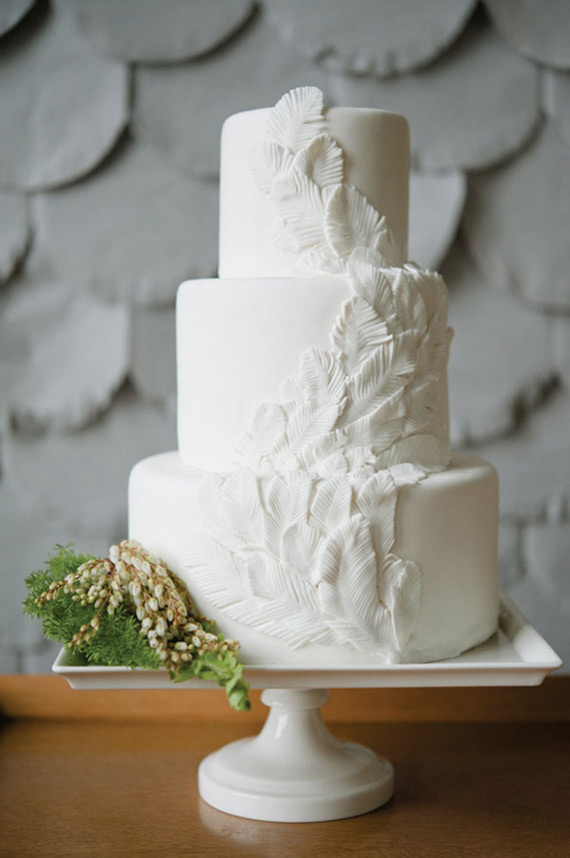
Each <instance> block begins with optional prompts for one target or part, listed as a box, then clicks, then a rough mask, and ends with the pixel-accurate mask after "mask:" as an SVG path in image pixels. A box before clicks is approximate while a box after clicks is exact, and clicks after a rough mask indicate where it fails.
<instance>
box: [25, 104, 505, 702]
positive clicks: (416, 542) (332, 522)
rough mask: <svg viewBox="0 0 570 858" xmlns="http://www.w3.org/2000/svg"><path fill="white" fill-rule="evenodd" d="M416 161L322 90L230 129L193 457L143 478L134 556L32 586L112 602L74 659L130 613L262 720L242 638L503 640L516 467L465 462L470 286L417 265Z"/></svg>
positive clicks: (122, 551)
mask: <svg viewBox="0 0 570 858" xmlns="http://www.w3.org/2000/svg"><path fill="white" fill-rule="evenodd" d="M409 170H410V154H409V135H408V126H407V123H406V120H405V119H404V118H403V117H401V116H398V115H396V114H393V113H389V112H387V111H381V110H362V109H353V108H326V107H325V105H324V102H323V95H322V93H321V92H320V90H318V89H315V88H313V87H304V88H300V89H297V90H293V91H291V92H290V93H287V94H286V95H285V96H283V98H282V99H281V100H280V101H279V102H278V103H277V105H276V106H275V107H274V108H272V109H263V110H253V111H248V112H245V113H239V114H236V115H235V116H232V117H230V118H229V119H228V120H227V121H226V123H225V125H224V129H223V133H222V158H221V175H220V259H219V272H220V279H210V280H196V281H189V282H186V283H183V284H182V286H181V287H180V289H179V292H178V298H177V366H178V439H179V451H177V452H171V453H165V454H160V455H157V456H153V457H151V458H149V459H145V460H143V461H142V462H139V463H138V464H137V465H136V466H135V468H134V469H133V471H132V473H131V478H130V483H129V535H130V540H131V541H129V542H127V541H126V542H124V543H121V545H120V546H118V547H115V548H113V549H112V551H111V553H110V556H109V558H106V559H105V560H102V561H85V560H82V561H81V562H79V561H77V562H76V564H75V567H74V569H72V570H71V571H69V570H68V571H67V573H66V575H67V577H66V576H64V575H60V576H59V578H58V577H57V576H55V577H53V578H52V580H49V581H48V579H47V578H46V579H45V580H44V579H42V580H40V579H34V580H33V581H32V582H31V583H32V584H33V587H32V591H33V592H32V595H31V597H30V599H32V600H33V603H34V604H35V605H36V606H39V605H41V607H42V608H44V609H45V606H46V605H49V604H55V603H56V601H57V596H58V595H60V594H61V595H63V594H67V595H68V596H69V598H71V599H75V600H76V601H75V602H74V603H73V604H77V603H79V604H80V605H81V606H83V608H85V606H86V604H85V600H87V601H89V600H90V599H91V602H89V604H92V605H94V606H95V608H96V610H97V612H98V613H97V615H96V617H92V618H91V620H90V621H89V624H88V623H86V622H84V623H82V625H81V628H77V629H75V630H73V633H72V636H71V640H70V641H68V643H71V644H72V646H76V647H84V650H85V645H86V644H89V642H90V639H91V638H93V641H94V640H96V637H95V636H94V632H95V631H97V632H98V633H99V634H101V632H100V631H99V626H98V625H97V624H99V625H101V623H102V618H103V616H104V615H105V616H108V617H112V616H113V613H114V612H115V611H117V610H119V609H121V610H123V609H124V605H125V602H128V603H129V604H130V606H131V611H130V616H131V618H133V617H134V620H133V622H135V621H136V622H137V623H139V625H140V627H137V629H136V632H137V635H138V636H139V637H142V638H144V641H145V645H146V646H147V650H148V652H150V653H151V656H152V659H154V660H155V661H154V662H153V664H156V663H159V662H160V663H163V664H166V665H167V666H168V668H169V670H170V671H171V673H172V675H173V676H175V677H177V678H180V677H182V678H186V677H187V676H189V675H205V674H206V673H207V671H208V670H210V671H213V670H214V667H215V664H218V665H219V664H224V665H225V668H226V674H225V678H224V679H221V677H220V670H219V669H218V674H217V676H216V678H217V679H218V681H220V682H221V684H226V685H227V688H228V691H229V693H230V696H231V694H233V695H234V703H236V705H238V706H242V707H243V706H245V705H246V703H245V701H246V700H247V688H246V686H245V684H244V683H243V679H242V678H241V666H240V665H239V663H238V661H237V647H238V644H237V643H236V641H237V640H239V641H240V645H241V654H242V659H243V661H244V663H245V664H251V665H264V664H265V665H289V666H303V665H304V666H308V665H312V666H320V665H329V666H330V665H332V666H334V665H337V664H338V665H364V664H366V665H374V664H383V663H396V662H414V661H416V662H425V661H433V660H438V659H444V658H450V657H453V656H456V655H458V654H459V653H461V652H463V651H464V650H467V649H469V648H471V647H473V646H475V645H477V644H479V643H481V642H482V641H484V640H485V639H486V638H488V637H489V636H490V635H492V634H493V632H494V631H495V630H496V628H497V622H498V608H499V594H498V578H497V527H498V482H497V475H496V472H495V470H494V469H493V467H492V466H491V465H490V464H489V463H487V462H485V461H483V460H482V459H480V458H478V457H476V456H472V455H466V454H462V455H452V454H451V453H450V448H449V421H448V400H447V372H446V368H447V360H448V353H449V345H450V341H451V338H452V331H451V329H450V328H449V327H448V325H447V292H446V287H445V284H444V282H443V280H442V278H441V277H440V276H439V275H438V274H436V273H434V272H431V271H425V270H422V269H421V268H419V267H418V266H416V265H415V264H413V263H410V262H407V230H408V181H409ZM138 543H142V544H144V545H145V546H146V547H147V548H148V549H149V551H150V552H151V554H150V555H149V554H147V553H146V552H145V551H144V550H143V549H141V548H140V546H139V547H137V546H138ZM157 557H160V558H162V559H161V560H160V561H158V560H156V559H155V558H157ZM125 558H126V559H125ZM56 565H57V564H56ZM127 567H128V568H129V569H130V570H131V571H130V573H128V572H127ZM133 570H134V572H133ZM37 574H40V573H37ZM97 575H99V576H100V578H101V582H99V580H98V579H97ZM133 576H134V577H133ZM165 576H167V578H168V581H169V582H170V583H168V584H167V585H166V584H165V581H166V578H165ZM42 583H43V584H45V585H46V586H45V588H44V589H43V591H42V592H41V593H40V592H38V588H39V587H40V585H41V584H42ZM34 588H35V589H34ZM74 588H76V589H74ZM77 588H78V589H77ZM186 588H187V591H188V592H189V593H190V594H191V601H190V597H189V596H188V593H187V592H186ZM121 599H122V600H123V601H122V602H121ZM42 600H43V601H42ZM169 600H170V601H169ZM193 604H196V605H197V606H198V609H199V611H200V614H199V615H198V614H196V613H195V611H194V608H193ZM121 605H122V606H123V607H121ZM156 608H160V611H162V614H163V616H162V617H158V616H156V610H155V609H156ZM28 609H29V610H30V609H31V602H29V603H28ZM36 612H37V609H36ZM201 612H204V613H205V614H207V615H208V617H211V618H212V619H211V620H209V621H205V620H204V619H203V618H202V616H201ZM94 623H95V625H94ZM214 623H215V625H216V627H217V628H218V629H219V630H220V632H221V634H220V635H215V634H214V633H213V632H212V631H211V629H212V628H213V624H214ZM151 632H152V634H151ZM111 637H113V635H111ZM100 640H102V638H100ZM145 652H146V651H145ZM83 654H84V655H86V654H87V656H88V657H89V654H88V653H86V652H85V651H84V653H83ZM146 655H148V653H146ZM145 657H146V656H145ZM157 659H158V661H156V660H157ZM134 661H136V659H134ZM134 661H133V659H131V661H130V662H129V661H127V662H125V663H134ZM200 664H204V667H203V669H202V668H201V667H200ZM143 666H153V665H150V664H145V665H143ZM222 673H223V671H222Z"/></svg>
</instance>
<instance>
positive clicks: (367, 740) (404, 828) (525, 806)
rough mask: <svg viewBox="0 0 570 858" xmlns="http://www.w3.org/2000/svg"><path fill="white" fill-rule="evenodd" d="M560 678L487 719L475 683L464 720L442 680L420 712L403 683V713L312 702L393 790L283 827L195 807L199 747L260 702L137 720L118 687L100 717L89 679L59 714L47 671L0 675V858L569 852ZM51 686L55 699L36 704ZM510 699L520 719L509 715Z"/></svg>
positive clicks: (227, 731)
mask: <svg viewBox="0 0 570 858" xmlns="http://www.w3.org/2000/svg"><path fill="white" fill-rule="evenodd" d="M14 679H17V680H19V683H16V685H18V684H19V691H18V690H16V691H15V686H14V682H13V680H14ZM23 679H25V680H27V681H26V682H23V683H22V680H23ZM569 679H570V678H568V677H563V678H560V679H551V680H547V682H546V683H545V684H544V685H543V686H541V687H540V688H538V689H500V690H499V689H497V690H496V700H495V703H496V710H495V711H496V717H495V718H494V719H491V718H490V717H489V712H490V708H489V699H490V698H489V690H488V689H480V690H479V691H480V692H481V697H482V702H481V706H480V709H478V708H477V705H476V698H474V699H471V712H472V719H471V720H466V718H465V717H464V715H465V711H464V708H465V699H464V700H463V702H462V701H461V694H459V693H458V692H462V691H463V692H472V691H473V689H453V692H454V693H453V694H451V695H447V699H448V700H449V701H450V702H449V706H448V707H447V710H446V707H445V703H444V701H445V699H446V695H443V696H441V695H434V694H433V691H432V692H431V693H426V692H425V691H424V692H423V696H422V700H423V704H422V707H423V712H424V717H423V718H422V717H421V711H420V709H421V707H420V708H418V707H419V702H418V700H419V698H418V699H417V700H416V707H415V708H414V706H413V705H410V702H409V701H410V696H409V695H408V709H406V707H405V703H406V700H405V698H406V695H404V697H403V698H402V697H400V698H399V699H400V702H401V704H402V705H403V706H404V708H403V709H402V712H401V715H402V719H401V720H398V719H397V718H396V717H395V716H396V712H395V709H394V711H392V710H389V711H388V717H387V718H384V719H382V717H379V707H376V709H375V708H374V706H372V711H371V712H370V711H368V712H367V709H366V707H367V704H368V705H370V702H371V700H373V698H374V694H373V693H372V692H370V691H367V692H366V694H364V695H363V694H362V693H361V692H358V691H356V692H355V691H352V692H347V693H345V692H341V693H339V694H337V695H336V696H335V697H333V700H332V702H331V704H329V707H331V713H332V716H333V717H332V718H331V717H328V714H327V708H328V707H325V709H324V710H323V714H324V716H325V718H326V719H327V722H328V723H329V726H330V727H331V729H332V731H333V732H334V734H335V735H336V736H337V737H338V738H341V739H348V740H351V741H357V742H361V743H363V744H365V745H368V746H369V747H371V748H373V749H374V750H375V751H376V752H377V753H378V754H380V755H383V756H386V757H388V759H390V760H391V761H392V763H393V764H394V767H395V770H396V794H395V797H394V798H393V799H392V801H391V802H390V803H389V804H387V805H386V806H384V807H383V808H380V809H379V810H377V811H374V812H373V813H369V814H365V815H364V816H360V817H355V818H353V819H347V820H339V821H336V822H324V823H309V824H307V823H304V824H284V823H268V822H256V821H252V820H246V819H241V818H239V817H232V816H229V815H227V814H224V813H221V812H220V811H217V810H214V809H213V808H211V807H209V806H208V805H206V804H205V803H204V802H202V801H201V799H200V798H199V796H198V792H197V777H196V775H197V768H198V765H199V763H200V761H201V759H202V758H203V757H204V756H205V755H206V754H207V753H210V752H211V751H214V750H216V749H217V748H219V747H220V746H221V745H223V744H224V743H226V742H229V741H232V740H234V739H238V738H241V737H243V736H247V735H251V734H253V733H256V732H257V731H258V730H259V726H260V723H261V722H262V719H263V717H264V714H265V711H266V710H265V708H264V707H263V706H261V705H259V704H257V705H256V706H255V707H254V710H253V712H252V713H249V714H247V713H240V714H237V715H236V714H233V713H230V716H229V717H225V716H220V712H222V711H223V710H222V708H221V707H222V704H224V703H225V701H224V700H223V696H220V695H217V694H216V693H215V692H213V693H212V694H211V695H210V692H199V691H195V692H188V696H189V697H190V698H193V699H192V702H191V703H190V702H188V703H187V704H186V705H187V706H188V707H189V708H190V709H191V710H192V713H191V715H189V716H188V717H187V718H186V720H181V719H171V718H169V717H168V712H167V713H166V715H164V713H163V715H162V717H161V716H160V713H159V712H158V711H157V712H155V715H154V716H153V717H151V716H150V715H149V711H151V710H153V706H154V708H155V709H156V704H149V711H147V712H146V714H144V713H143V717H140V712H139V715H138V716H137V713H136V711H135V714H134V716H133V712H132V711H129V708H128V706H127V711H126V712H125V710H124V706H125V705H126V703H127V702H128V697H127V698H124V699H123V705H120V703H119V702H117V701H120V697H119V698H117V697H115V713H114V717H113V713H112V712H111V713H109V712H107V714H105V713H104V712H103V714H102V711H103V710H104V705H103V704H104V701H105V699H107V700H108V697H105V695H106V694H107V693H106V692H97V693H98V694H100V695H101V697H100V700H99V703H97V700H96V698H95V697H93V696H92V704H93V705H94V707H95V718H89V717H88V712H85V711H83V712H82V713H81V714H80V715H78V714H77V713H75V714H74V713H73V712H71V717H67V718H66V717H65V711H60V712H59V715H58V714H56V715H54V707H55V709H56V710H57V706H56V705H55V703H57V698H58V695H63V697H65V696H66V695H67V689H66V687H64V686H62V685H60V683H61V680H60V679H59V678H57V677H10V678H4V677H2V678H0V705H1V706H2V710H3V711H4V713H5V714H8V715H11V716H12V717H7V718H6V719H5V720H4V722H3V724H2V730H1V732H0V815H1V820H0V855H1V856H2V858H32V856H33V858H36V856H44V858H52V856H53V858H97V857H98V856H101V858H115V857H116V858H118V856H121V858H124V857H125V856H137V858H146V856H165V858H166V857H167V858H171V856H172V858H174V856H176V858H185V856H193V858H198V856H200V858H201V856H204V858H209V856H212V858H213V856H226V855H227V856H236V857H237V856H252V858H253V856H260V858H261V856H263V858H273V856H282V855H287V854H291V855H294V856H295V858H309V856H329V855H334V856H343V858H352V856H359V858H368V856H384V855H386V856H390V858H409V856H412V855H413V856H414V858H416V856H420V858H421V856H425V858H431V856H438V858H447V856H449V858H463V856H465V858H479V856H481V858H495V856H501V858H506V856H508V858H511V856H512V858H515V856H516V858H566V856H568V855H570V798H569V797H570V765H569V762H570V753H569V751H570V682H569V681H568V680H569ZM3 680H4V682H3ZM46 680H49V682H48V683H46ZM50 685H51V688H52V692H53V695H52V696H53V699H52V705H51V710H50V707H48V712H51V714H47V715H46V706H45V698H46V695H47V688H48V687H49V686H50ZM24 686H25V687H26V688H24ZM34 686H35V687H36V688H37V689H38V694H37V700H38V703H37V708H36V710H34V707H33V704H32V701H33V697H34V695H33V690H34ZM408 691H413V689H410V690H408ZM521 692H524V693H521ZM74 694H75V696H76V699H77V700H78V702H79V703H80V704H81V706H83V707H85V706H86V703H87V698H86V697H83V698H82V697H81V695H88V694H90V692H75V693H74ZM115 694H116V692H115ZM147 694H150V695H153V694H156V692H147ZM159 694H160V693H159ZM383 694H386V691H384V692H383ZM204 695H206V696H204ZM208 695H210V697H208ZM47 696H49V695H47ZM177 696H178V695H170V697H171V698H172V697H174V698H176V697H177ZM183 696H186V695H183ZM492 696H493V695H492V694H491V698H492ZM380 697H382V695H380ZM411 697H412V698H413V695H411ZM464 697H465V695H464ZM541 697H542V700H543V706H542V708H541V707H540V705H539V704H540V698H541ZM42 699H44V703H42V702H41V701H42ZM54 699H55V703H54ZM71 699H73V698H71ZM467 699H469V695H467ZM509 699H510V700H511V702H510V703H509ZM25 700H27V703H26V704H25V705H24V702H23V701H25ZM159 700H160V696H159V698H157V702H159ZM335 700H336V702H335ZM525 700H527V701H532V702H531V703H528V705H525ZM513 701H514V702H513ZM501 703H502V708H501ZM514 703H517V704H518V709H517V712H518V713H519V717H518V718H516V719H513V720H507V719H505V718H504V715H505V713H506V714H507V715H508V713H509V711H514V709H515V705H514ZM137 705H138V706H139V707H140V705H141V704H140V698H139V703H138V704H137ZM18 707H20V710H22V709H23V708H24V709H25V708H26V707H27V714H26V715H25V716H23V715H22V714H21V713H20V716H18V717H14V710H15V709H17V708H18ZM335 707H336V709H335ZM430 707H431V708H430ZM462 707H463V708H462ZM143 708H144V707H143ZM135 709H136V707H135ZM153 711H154V710H153ZM521 711H522V712H523V714H524V712H527V716H528V717H526V718H525V717H523V716H521V715H520V712H521ZM457 712H459V718H454V715H456V714H457ZM462 713H463V715H462ZM533 713H534V714H533ZM371 715H373V716H375V717H371ZM478 715H479V716H481V717H480V718H479V720H478V717H477V716H478Z"/></svg>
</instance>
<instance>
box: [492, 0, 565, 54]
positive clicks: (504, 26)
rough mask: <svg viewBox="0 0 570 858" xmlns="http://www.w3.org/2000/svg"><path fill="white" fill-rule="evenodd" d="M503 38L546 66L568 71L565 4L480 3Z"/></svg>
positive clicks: (560, 0) (528, 0) (549, 0)
mask: <svg viewBox="0 0 570 858" xmlns="http://www.w3.org/2000/svg"><path fill="white" fill-rule="evenodd" d="M483 2H484V3H485V6H486V7H487V9H488V10H489V13H490V15H491V18H492V19H493V22H494V24H495V26H496V27H497V29H498V30H499V32H500V33H501V34H502V36H503V37H504V38H505V39H506V40H507V41H508V42H510V43H511V45H513V46H514V47H515V48H517V49H518V50H519V51H522V53H523V54H526V55H527V56H529V57H532V59H533V60H538V62H539V63H544V64H545V65H550V66H556V67H559V68H570V3H568V0H483Z"/></svg>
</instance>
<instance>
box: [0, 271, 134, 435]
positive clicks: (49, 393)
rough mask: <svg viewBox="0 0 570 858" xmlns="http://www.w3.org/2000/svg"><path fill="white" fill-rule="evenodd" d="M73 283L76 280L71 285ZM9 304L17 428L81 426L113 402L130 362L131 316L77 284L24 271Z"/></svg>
mask: <svg viewBox="0 0 570 858" xmlns="http://www.w3.org/2000/svg"><path fill="white" fill-rule="evenodd" d="M73 285H74V286H75V284H73ZM18 287H19V288H18V289H17V290H14V292H13V294H12V296H11V300H10V301H8V303H7V305H6V306H5V308H4V313H3V318H2V325H1V331H2V337H3V338H4V337H7V338H8V339H9V340H10V345H11V348H10V353H11V364H12V370H13V379H12V381H13V384H12V385H11V390H8V391H6V390H5V391H4V395H5V398H6V399H7V401H8V403H9V406H8V408H9V413H10V416H11V419H12V424H13V426H14V428H15V429H16V431H22V432H24V433H29V432H37V431H38V430H41V431H43V430H49V431H64V432H68V431H75V430H78V429H81V428H83V427H84V426H86V425H87V424H88V423H90V422H91V421H92V420H93V419H94V418H95V417H97V416H98V415H99V414H101V412H103V411H104V410H105V409H106V408H107V407H108V406H109V404H110V402H111V399H112V397H113V395H114V393H115V391H116V390H117V389H118V388H119V387H120V385H121V384H122V382H123V381H124V379H125V378H126V375H127V371H128V365H129V343H130V331H129V314H128V310H127V308H126V307H125V306H124V305H121V304H107V303H104V302H102V301H100V300H99V299H97V298H95V297H93V296H91V295H86V294H81V293H78V291H77V289H73V288H71V287H69V286H67V287H66V286H64V285H62V284H61V283H54V282H50V281H47V280H46V279H45V277H41V276H40V277H38V278H34V277H33V275H32V276H30V275H28V276H27V277H26V276H24V278H22V282H21V283H19V284H18Z"/></svg>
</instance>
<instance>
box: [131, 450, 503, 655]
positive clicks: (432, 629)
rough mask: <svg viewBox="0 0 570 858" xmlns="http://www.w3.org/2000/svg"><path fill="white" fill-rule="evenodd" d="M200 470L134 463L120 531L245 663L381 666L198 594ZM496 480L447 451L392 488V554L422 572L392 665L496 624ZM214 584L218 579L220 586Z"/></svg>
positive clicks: (463, 642) (474, 637)
mask: <svg viewBox="0 0 570 858" xmlns="http://www.w3.org/2000/svg"><path fill="white" fill-rule="evenodd" d="M206 475H207V473H206V472H205V471H201V470H198V469H196V468H193V467H190V466H189V465H187V464H185V463H184V462H183V461H182V459H181V458H180V456H179V454H178V453H175V452H171V453H164V454H160V455H157V456H152V457H150V458H148V459H144V460H143V461H141V462H139V463H138V464H137V465H136V466H135V467H134V469H133V471H132V473H131V478H130V482H129V537H130V538H131V539H136V540H138V541H140V542H141V543H142V544H143V545H144V546H145V547H146V548H147V549H148V550H149V551H151V552H152V553H153V554H155V555H157V556H158V557H160V558H162V560H163V561H164V562H165V563H167V564H168V566H169V567H170V568H171V569H172V571H173V572H175V573H176V574H177V575H178V576H179V577H180V578H181V579H182V580H183V581H184V582H185V584H186V586H187V587H188V589H189V591H190V593H191V595H192V597H193V599H194V601H195V603H196V605H197V607H198V610H199V611H200V612H201V613H203V614H204V615H206V616H208V617H210V618H211V619H213V620H215V622H216V623H217V626H218V628H219V630H220V631H221V632H223V633H224V634H225V635H226V637H229V638H234V639H237V640H238V641H239V642H240V643H241V647H242V649H241V656H242V660H243V662H244V663H245V664H258V665H259V664H266V665H269V664H271V665H279V664H281V665H285V664H286V665H305V666H307V665H311V666H322V665H335V664H344V665H346V664H355V665H357V664H373V663H375V662H376V663H380V662H385V661H386V657H385V656H384V657H382V656H381V655H379V654H378V653H374V652H367V651H366V650H362V649H360V650H359V649H355V648H354V647H353V646H351V645H349V644H342V645H331V644H320V643H315V642H310V643H307V644H306V645H304V646H300V647H296V648H295V649H293V648H292V647H291V646H290V645H288V644H287V643H285V642H284V641H282V640H279V639H278V638H274V637H272V636H270V635H269V634H265V633H261V632H259V631H258V630H256V629H253V628H250V627H248V625H247V624H246V623H243V622H237V621H236V620H234V619H231V618H230V617H228V616H227V615H226V613H225V612H224V611H223V610H220V609H219V608H217V607H216V605H215V604H214V603H213V601H212V599H211V598H209V597H207V596H206V595H205V593H204V592H203V591H202V588H201V586H200V584H199V582H198V581H197V580H196V578H195V576H193V574H192V567H191V563H190V561H189V558H191V557H192V556H193V555H194V554H195V551H194V549H195V544H196V542H197V540H199V538H200V531H201V528H202V524H201V509H200V504H201V501H200V486H201V483H202V481H203V479H204V477H205V476H206ZM497 531H498V479H497V474H496V471H495V469H494V468H493V467H492V465H490V464H489V463H488V462H486V461H484V460H482V459H480V458H478V457H476V456H473V455H467V454H461V455H455V456H454V457H453V458H452V461H451V463H450V466H449V468H447V470H445V471H442V472H440V473H435V474H431V475H429V476H427V477H426V478H425V479H424V480H423V481H422V482H421V483H419V484H418V485H410V486H404V487H403V488H401V490H400V493H399V496H398V502H397V509H396V541H395V545H394V552H395V553H396V554H397V555H399V556H401V557H405V558H407V559H410V560H413V561H414V562H415V563H417V564H418V565H419V567H420V569H421V597H420V606H419V614H418V617H417V622H416V623H415V627H414V630H413V632H412V634H411V637H410V640H409V642H408V644H407V646H406V649H405V652H404V653H403V655H402V657H401V658H400V659H399V660H400V661H405V662H425V661H436V660H439V659H443V658H451V657H453V656H455V655H458V654H459V653H461V652H463V651H465V650H467V649H470V648H471V647H473V646H475V645H477V644H479V643H481V642H483V641H484V640H486V639H487V638H488V637H489V636H490V635H492V634H493V633H494V632H495V631H496V628H497V622H498V606H499V591H498V576H497ZM222 585H223V582H220V586H222Z"/></svg>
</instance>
